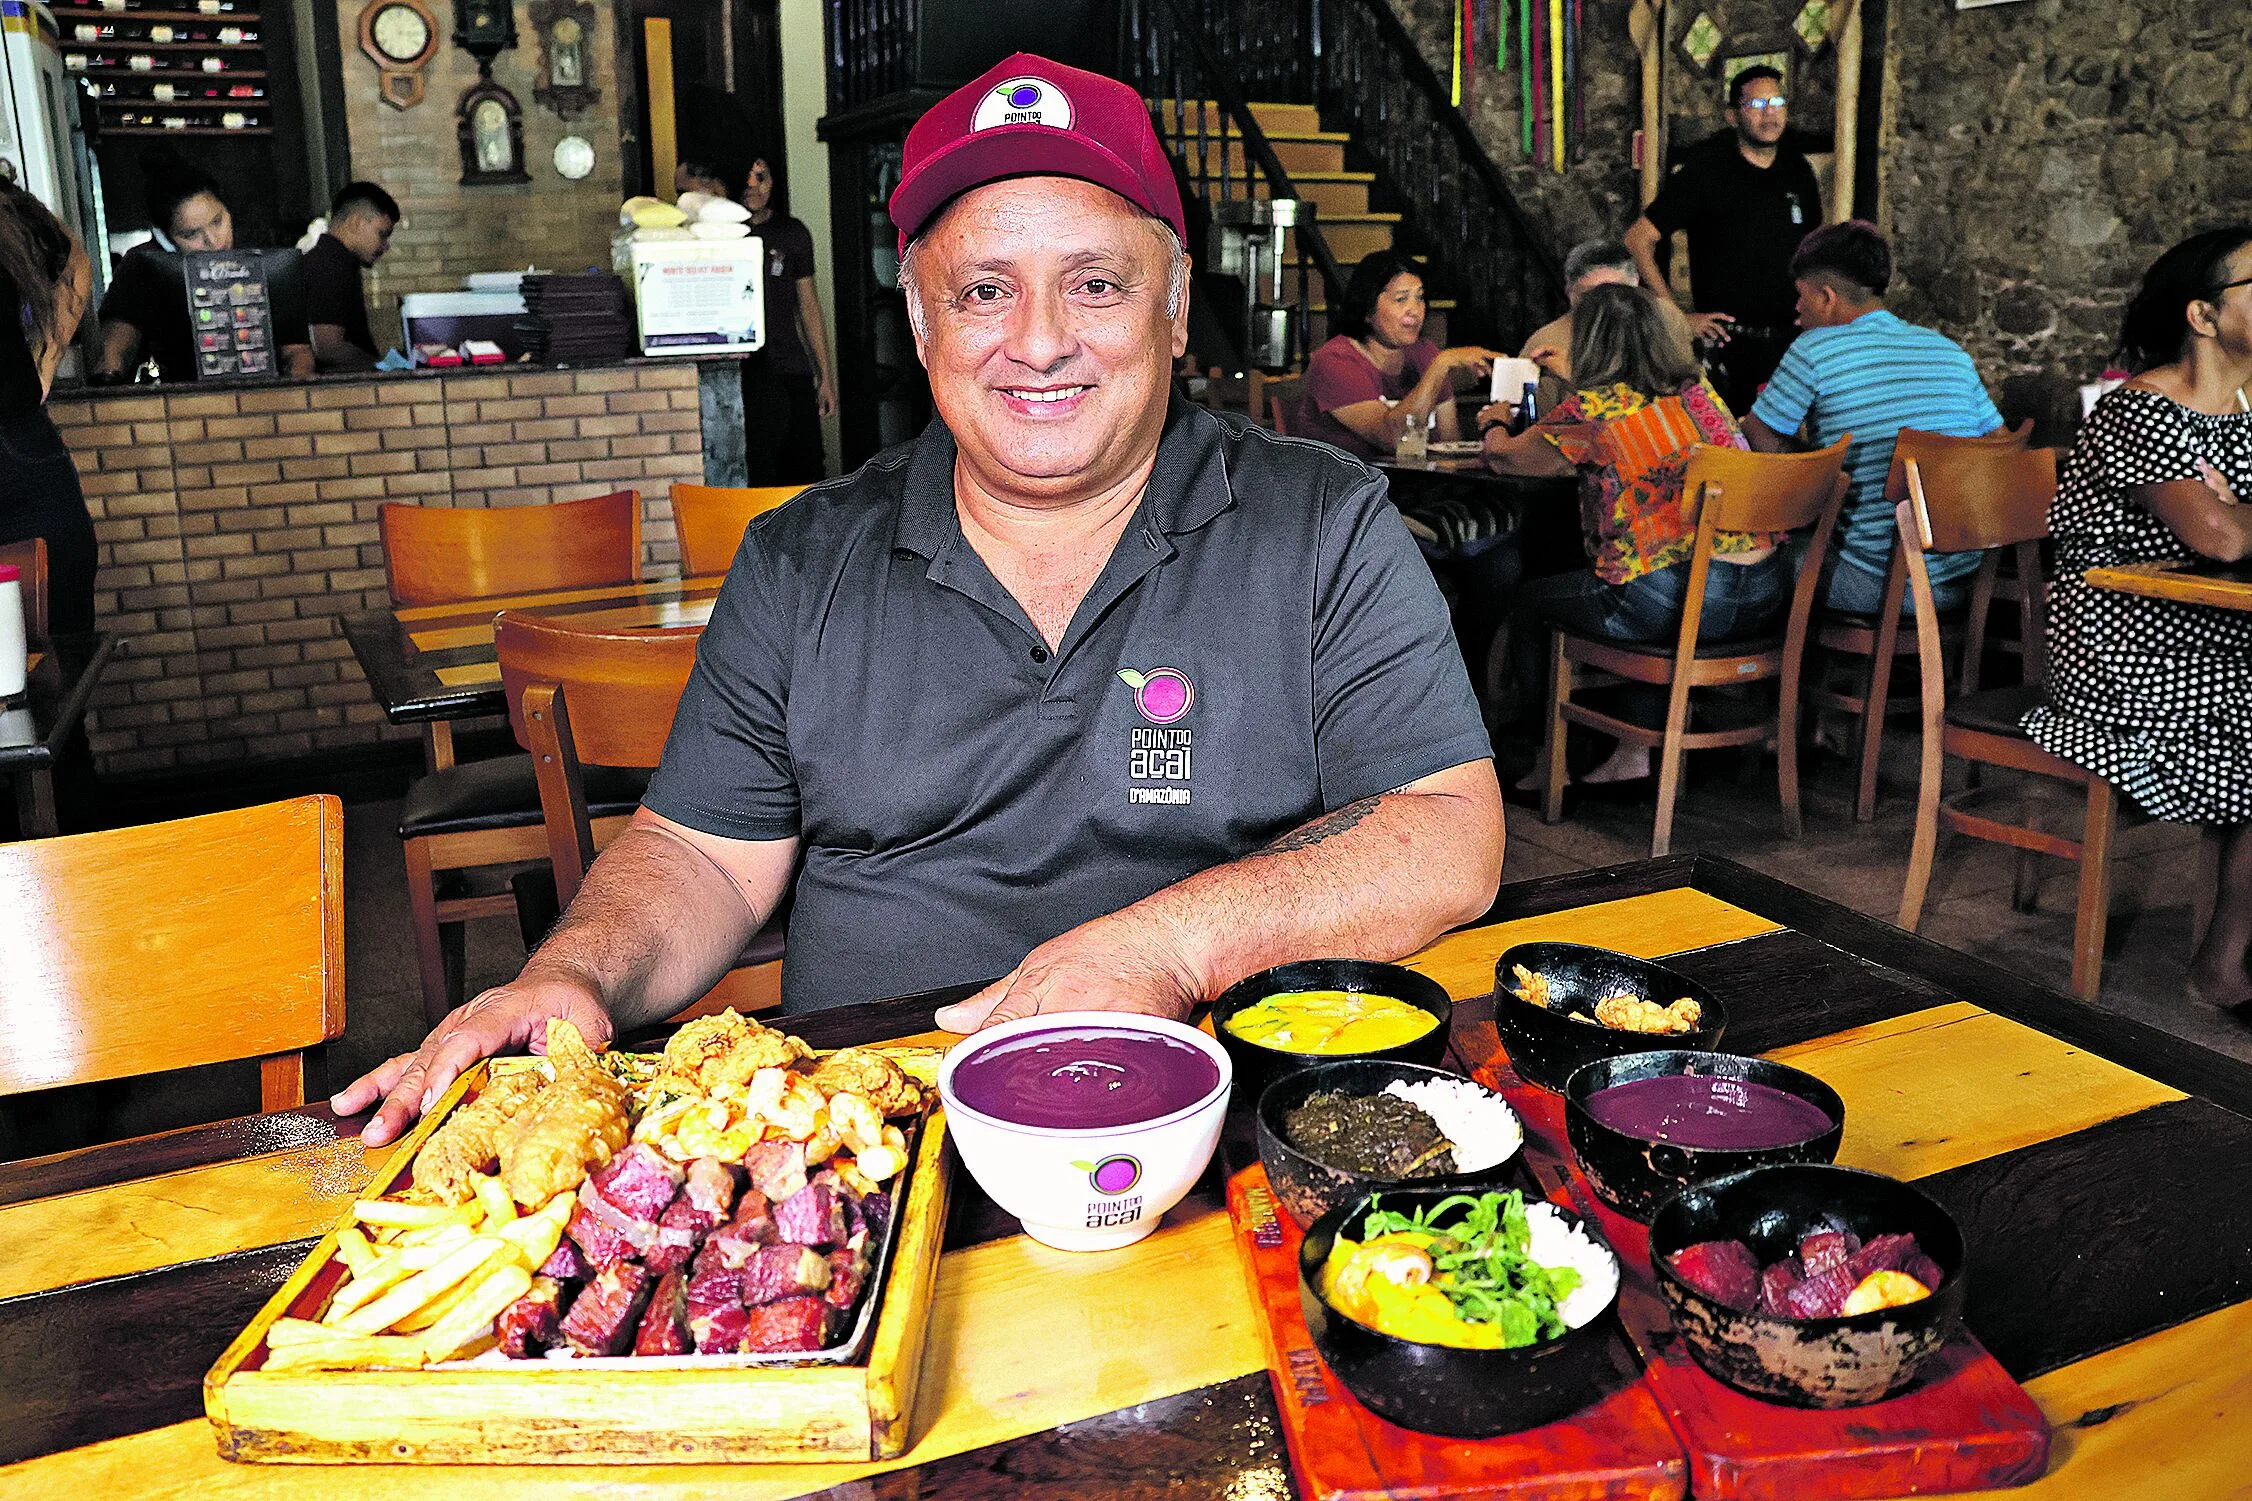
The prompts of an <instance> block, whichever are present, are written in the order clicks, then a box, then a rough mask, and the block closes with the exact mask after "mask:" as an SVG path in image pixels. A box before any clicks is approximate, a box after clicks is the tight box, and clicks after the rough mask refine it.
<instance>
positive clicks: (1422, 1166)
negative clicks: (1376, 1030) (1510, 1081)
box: [1258, 1058, 1525, 1229]
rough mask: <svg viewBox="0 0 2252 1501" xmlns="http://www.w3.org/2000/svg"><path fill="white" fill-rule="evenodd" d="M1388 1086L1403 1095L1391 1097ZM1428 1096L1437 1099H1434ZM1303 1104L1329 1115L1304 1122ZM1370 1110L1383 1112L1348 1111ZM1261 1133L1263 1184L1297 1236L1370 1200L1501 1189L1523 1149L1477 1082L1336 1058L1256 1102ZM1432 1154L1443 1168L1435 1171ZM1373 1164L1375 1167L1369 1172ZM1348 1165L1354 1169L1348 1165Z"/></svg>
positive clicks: (1508, 1114) (1496, 1100)
mask: <svg viewBox="0 0 2252 1501" xmlns="http://www.w3.org/2000/svg"><path fill="white" fill-rule="evenodd" d="M1394 1085H1397V1086H1400V1089H1401V1091H1404V1093H1395V1092H1391V1087H1392V1086H1394ZM1434 1093H1441V1100H1433V1099H1431V1098H1430V1096H1431V1095H1432V1094H1434ZM1446 1095H1452V1096H1454V1100H1453V1102H1452V1104H1451V1105H1449V1104H1445V1103H1442V1101H1443V1100H1444V1098H1445V1096H1446ZM1309 1102H1315V1105H1314V1106H1313V1108H1314V1109H1316V1110H1320V1107H1322V1106H1324V1105H1327V1106H1329V1108H1328V1110H1327V1111H1326V1112H1323V1113H1321V1114H1319V1115H1317V1116H1316V1117H1315V1118H1312V1119H1309V1118H1308V1117H1307V1116H1306V1115H1304V1114H1301V1112H1302V1111H1306V1110H1308V1109H1309ZM1332 1102H1335V1103H1332ZM1371 1103H1373V1104H1375V1105H1381V1106H1386V1107H1390V1108H1389V1109H1388V1110H1386V1111H1376V1110H1354V1109H1353V1108H1352V1107H1355V1106H1362V1105H1366V1104H1371ZM1349 1112H1350V1113H1349ZM1403 1113H1404V1114H1403ZM1411 1117H1421V1120H1420V1121H1417V1120H1414V1119H1412V1118H1411ZM1387 1128H1390V1129H1389V1130H1388V1129H1387ZM1258 1133H1259V1161H1260V1163H1261V1165H1263V1166H1264V1167H1265V1168H1266V1170H1267V1182H1268V1184H1269V1186H1270V1187H1272V1188H1273V1189H1274V1192H1275V1197H1276V1198H1277V1199H1280V1200H1281V1201H1282V1207H1283V1208H1284V1209H1285V1210H1287V1211H1288V1212H1289V1214H1290V1217H1291V1219H1293V1220H1295V1221H1296V1222H1297V1223H1298V1226H1299V1228H1300V1229H1303V1228H1305V1227H1306V1226H1307V1225H1310V1224H1312V1223H1313V1222H1314V1221H1315V1220H1317V1219H1320V1218H1321V1217H1322V1216H1323V1215H1325V1214H1327V1213H1328V1212H1329V1211H1330V1210H1332V1209H1335V1208H1337V1207H1338V1206H1339V1205H1341V1204H1351V1203H1355V1202H1358V1201H1359V1200H1361V1199H1365V1198H1367V1197H1368V1196H1369V1195H1370V1194H1372V1193H1383V1192H1387V1191H1390V1190H1393V1189H1400V1188H1429V1189H1436V1190H1438V1191H1440V1192H1441V1193H1471V1194H1475V1193H1480V1192H1483V1191H1484V1190H1486V1189H1489V1188H1500V1187H1503V1186H1504V1185H1505V1184H1506V1183H1508V1182H1509V1181H1510V1179H1511V1178H1512V1177H1513V1176H1514V1174H1515V1172H1516V1163H1517V1161H1518V1155H1517V1154H1518V1150H1519V1149H1520V1148H1521V1147H1523V1146H1524V1144H1525V1128H1524V1125H1523V1123H1522V1122H1520V1121H1519V1120H1518V1119H1517V1114H1516V1112H1515V1111H1513V1110H1511V1109H1510V1108H1509V1105H1508V1102H1506V1101H1505V1100H1503V1099H1502V1097H1501V1096H1500V1095H1498V1094H1496V1093H1494V1092H1493V1091H1492V1090H1490V1089H1488V1088H1486V1087H1485V1086H1484V1085H1483V1084H1480V1083H1478V1082H1477V1081H1476V1080H1474V1079H1465V1078H1463V1077H1462V1076H1461V1075H1460V1074H1450V1073H1448V1072H1446V1071H1445V1070H1444V1069H1436V1068H1426V1067H1424V1066H1423V1065H1422V1064H1420V1063H1398V1062H1394V1061H1392V1060H1389V1059H1382V1058H1343V1059H1336V1060H1333V1061H1330V1062H1325V1063H1317V1064H1315V1065H1314V1066H1313V1067H1311V1068H1303V1069H1300V1070H1298V1071H1297V1072H1296V1073H1292V1074H1285V1075H1283V1076H1282V1077H1281V1078H1279V1079H1277V1080H1275V1081H1274V1083H1272V1084H1269V1085H1268V1086H1267V1088H1266V1092H1265V1093H1263V1094H1262V1095H1260V1096H1259V1111H1258ZM1394 1133H1396V1134H1394ZM1372 1138H1373V1139H1372ZM1438 1148H1443V1149H1445V1163H1444V1164H1443V1165H1441V1166H1432V1165H1431V1162H1430V1159H1432V1158H1433V1157H1435V1156H1436V1155H1437V1154H1436V1150H1435V1149H1438ZM1379 1161H1381V1163H1382V1166H1381V1167H1377V1166H1374V1165H1373V1164H1376V1163H1378V1162H1379ZM1465 1162H1468V1163H1470V1164H1473V1165H1472V1166H1471V1167H1469V1168H1464V1167H1463V1164H1464V1163H1465ZM1354 1163H1357V1164H1360V1166H1352V1165H1348V1164H1354ZM1445 1166H1451V1167H1452V1168H1453V1169H1454V1170H1453V1171H1446V1170H1444V1167H1445Z"/></svg>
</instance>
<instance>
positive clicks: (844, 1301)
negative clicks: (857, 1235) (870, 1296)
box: [822, 1239, 868, 1312]
mask: <svg viewBox="0 0 2252 1501" xmlns="http://www.w3.org/2000/svg"><path fill="white" fill-rule="evenodd" d="M867 1285H868V1243H867V1241H866V1240H864V1239H860V1240H855V1241H854V1242H853V1243H852V1244H851V1245H847V1246H840V1247H838V1248H837V1249H836V1250H834V1251H831V1252H830V1253H829V1290H828V1291H827V1292H826V1293H824V1294H823V1295H822V1296H823V1297H824V1298H826V1299H827V1300H828V1304H829V1306H830V1307H831V1308H835V1309H839V1310H842V1311H845V1312H850V1311H851V1309H852V1306H853V1305H854V1304H855V1303H858V1302H859V1301H860V1290H861V1289H862V1288H863V1287H866V1286H867Z"/></svg>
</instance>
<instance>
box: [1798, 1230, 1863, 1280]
mask: <svg viewBox="0 0 2252 1501" xmlns="http://www.w3.org/2000/svg"><path fill="white" fill-rule="evenodd" d="M1860 1249H1861V1242H1860V1240H1859V1239H1858V1238H1857V1237H1855V1235H1854V1234H1853V1232H1852V1231H1850V1230H1812V1231H1809V1232H1808V1233H1806V1234H1805V1235H1802V1236H1800V1237H1799V1242H1798V1260H1799V1265H1800V1266H1802V1267H1804V1268H1805V1269H1806V1275H1807V1276H1809V1277H1818V1276H1820V1275H1821V1274H1822V1273H1824V1272H1827V1271H1830V1270H1831V1269H1833V1268H1836V1267H1842V1266H1844V1265H1845V1262H1846V1258H1847V1257H1849V1256H1851V1255H1852V1254H1853V1253H1854V1252H1856V1251H1858V1250H1860Z"/></svg>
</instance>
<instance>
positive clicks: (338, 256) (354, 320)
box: [305, 182, 399, 371]
mask: <svg viewBox="0 0 2252 1501" xmlns="http://www.w3.org/2000/svg"><path fill="white" fill-rule="evenodd" d="M398 227H399V205H398V203H397V201H396V200H394V199H393V198H392V196H391V195H390V194H389V193H386V192H384V191H383V189H381V188H379V187H377V186H376V185H375V184H374V183H372V182H354V183H346V184H345V186H344V190H343V191H342V192H340V193H338V194H337V195H336V201H335V202H334V203H332V204H330V205H329V210H328V232H327V233H326V234H323V235H322V236H321V237H320V239H319V241H318V242H316V243H315V244H314V246H313V248H312V249H310V250H308V251H306V252H305V321H306V322H308V323H310V324H311V325H312V328H313V363H314V364H315V366H316V367H317V368H319V369H321V370H324V371H325V370H372V369H374V368H375V358H376V348H375V335H374V334H372V333H370V332H369V331H368V306H367V297H366V296H365V294H364V293H363V292H362V290H361V287H360V272H361V270H362V268H364V267H367V266H372V265H374V264H375V263H376V262H377V261H379V260H382V259H383V252H384V251H386V250H389V249H390V248H391V231H392V230H394V229H397V228H398Z"/></svg>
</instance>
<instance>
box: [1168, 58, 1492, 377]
mask: <svg viewBox="0 0 2252 1501" xmlns="http://www.w3.org/2000/svg"><path fill="white" fill-rule="evenodd" d="M1250 108H1251V115H1252V119H1253V120H1254V121H1255V122H1256V123H1257V125H1258V128H1259V130H1260V132H1261V133H1262V134H1264V135H1265V136H1266V138H1267V144H1268V146H1269V147H1270V148H1272V150H1273V151H1274V154H1275V158H1276V159H1277V160H1278V161H1279V162H1280V163H1281V165H1282V168H1283V170H1284V171H1285V172H1287V173H1288V174H1289V175H1290V182H1291V186H1292V188H1293V189H1294V190H1295V191H1296V193H1297V195H1298V197H1299V199H1300V200H1301V201H1303V202H1308V203H1311V204H1313V205H1314V208H1315V222H1316V223H1317V224H1318V225H1319V226H1320V228H1321V234H1322V238H1323V239H1324V240H1325V241H1327V242H1328V245H1329V250H1330V254H1331V255H1333V256H1335V257H1336V259H1337V262H1338V264H1339V265H1340V266H1341V267H1342V268H1343V270H1344V271H1345V273H1346V274H1347V275H1348V276H1349V275H1350V274H1351V272H1352V268H1353V267H1354V266H1355V265H1356V264H1358V263H1359V262H1360V260H1361V259H1362V258H1363V257H1364V256H1368V255H1373V254H1374V253H1376V252H1377V251H1379V250H1388V249H1390V248H1391V246H1392V243H1393V236H1394V234H1395V233H1396V232H1397V229H1398V226H1399V224H1400V220H1401V216H1400V215H1399V214H1397V213H1392V212H1387V211H1385V210H1381V209H1372V208H1371V207H1370V206H1369V199H1370V196H1371V192H1372V190H1373V191H1374V192H1375V193H1376V194H1377V195H1378V197H1379V201H1381V195H1382V192H1383V188H1382V186H1381V185H1380V184H1379V182H1378V179H1377V174H1376V173H1374V172H1363V171H1357V170H1354V169H1352V168H1349V167H1347V166H1346V160H1347V154H1348V151H1349V149H1350V148H1351V146H1352V137H1351V136H1349V135H1347V134H1346V133H1345V132H1343V131H1335V130H1324V129H1323V128H1322V122H1321V118H1320V115H1319V113H1318V112H1317V111H1316V109H1315V107H1314V106H1313V105H1311V104H1261V103H1254V104H1252V105H1251V106H1250ZM1200 109H1201V117H1200ZM1150 110H1151V115H1152V118H1153V119H1154V120H1155V121H1156V123H1157V131H1158V136H1159V139H1161V140H1162V141H1164V143H1165V147H1166V149H1167V150H1168V151H1170V152H1172V153H1173V155H1174V157H1175V158H1176V159H1177V160H1178V161H1179V162H1180V163H1181V166H1182V169H1183V173H1184V175H1185V177H1186V179H1187V182H1188V184H1189V188H1190V191H1191V192H1193V193H1195V194H1196V195H1197V196H1198V197H1199V198H1201V199H1202V200H1203V202H1204V204H1205V207H1206V208H1207V209H1210V208H1213V207H1215V206H1216V205H1218V204H1219V203H1220V202H1221V201H1222V200H1223V197H1226V196H1232V197H1235V198H1241V197H1242V196H1243V194H1244V192H1245V191H1246V182H1245V179H1246V177H1248V178H1249V179H1250V183H1249V190H1250V192H1251V193H1252V195H1253V196H1254V197H1258V198H1269V197H1272V196H1273V189H1272V188H1271V186H1270V185H1269V184H1268V183H1267V181H1266V180H1265V179H1264V177H1262V176H1261V175H1260V173H1259V172H1258V171H1257V170H1256V168H1252V169H1250V170H1248V171H1247V170H1246V162H1245V160H1244V153H1243V145H1242V137H1241V133H1240V132H1239V131H1237V130H1236V129H1235V128H1234V126H1233V125H1232V123H1231V122H1229V121H1228V120H1227V118H1226V116H1225V113H1224V112H1223V111H1222V110H1221V109H1220V107H1219V106H1218V105H1217V104H1216V103H1214V102H1212V101H1209V100H1207V101H1203V102H1202V103H1201V106H1200V103H1199V101H1197V100H1193V99H1191V100H1182V101H1175V100H1171V99H1157V100H1152V101H1151V102H1150ZM1283 246H1284V260H1285V266H1286V276H1285V279H1284V294H1285V298H1286V300H1290V301H1293V302H1295V299H1296V297H1297V289H1298V287H1299V286H1300V284H1301V283H1300V278H1299V274H1298V272H1299V263H1300V259H1301V257H1300V254H1299V250H1298V246H1297V236H1296V233H1295V232H1294V231H1286V232H1285V234H1284V241H1283ZM1190 250H1191V253H1192V254H1197V255H1199V256H1200V257H1201V255H1202V254H1203V247H1201V246H1191V247H1190ZM1306 285H1308V286H1309V288H1310V291H1309V293H1308V297H1309V305H1308V306H1307V308H1306V314H1307V318H1306V327H1307V338H1306V347H1307V349H1309V350H1311V349H1313V348H1315V347H1317V346H1319V345H1320V344H1321V342H1322V341H1323V340H1325V339H1327V338H1328V337H1329V327H1328V324H1329V318H1328V313H1329V309H1328V306H1327V303H1326V301H1325V300H1324V298H1323V296H1322V289H1321V280H1320V277H1319V276H1318V275H1315V276H1312V277H1310V278H1308V279H1307V282H1306ZM1453 305H1454V304H1453V303H1452V302H1451V301H1447V300H1443V299H1434V300H1433V301H1432V303H1431V305H1430V308H1431V311H1430V315H1429V317H1428V318H1427V319H1426V321H1425V323H1424V337H1426V338H1428V339H1431V340H1433V341H1434V342H1437V343H1440V344H1442V345H1443V344H1444V343H1445V342H1446V310H1447V309H1449V308H1451V307H1452V306H1453ZM1299 363H1300V366H1301V367H1302V366H1303V352H1301V356H1300V362H1299Z"/></svg>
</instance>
